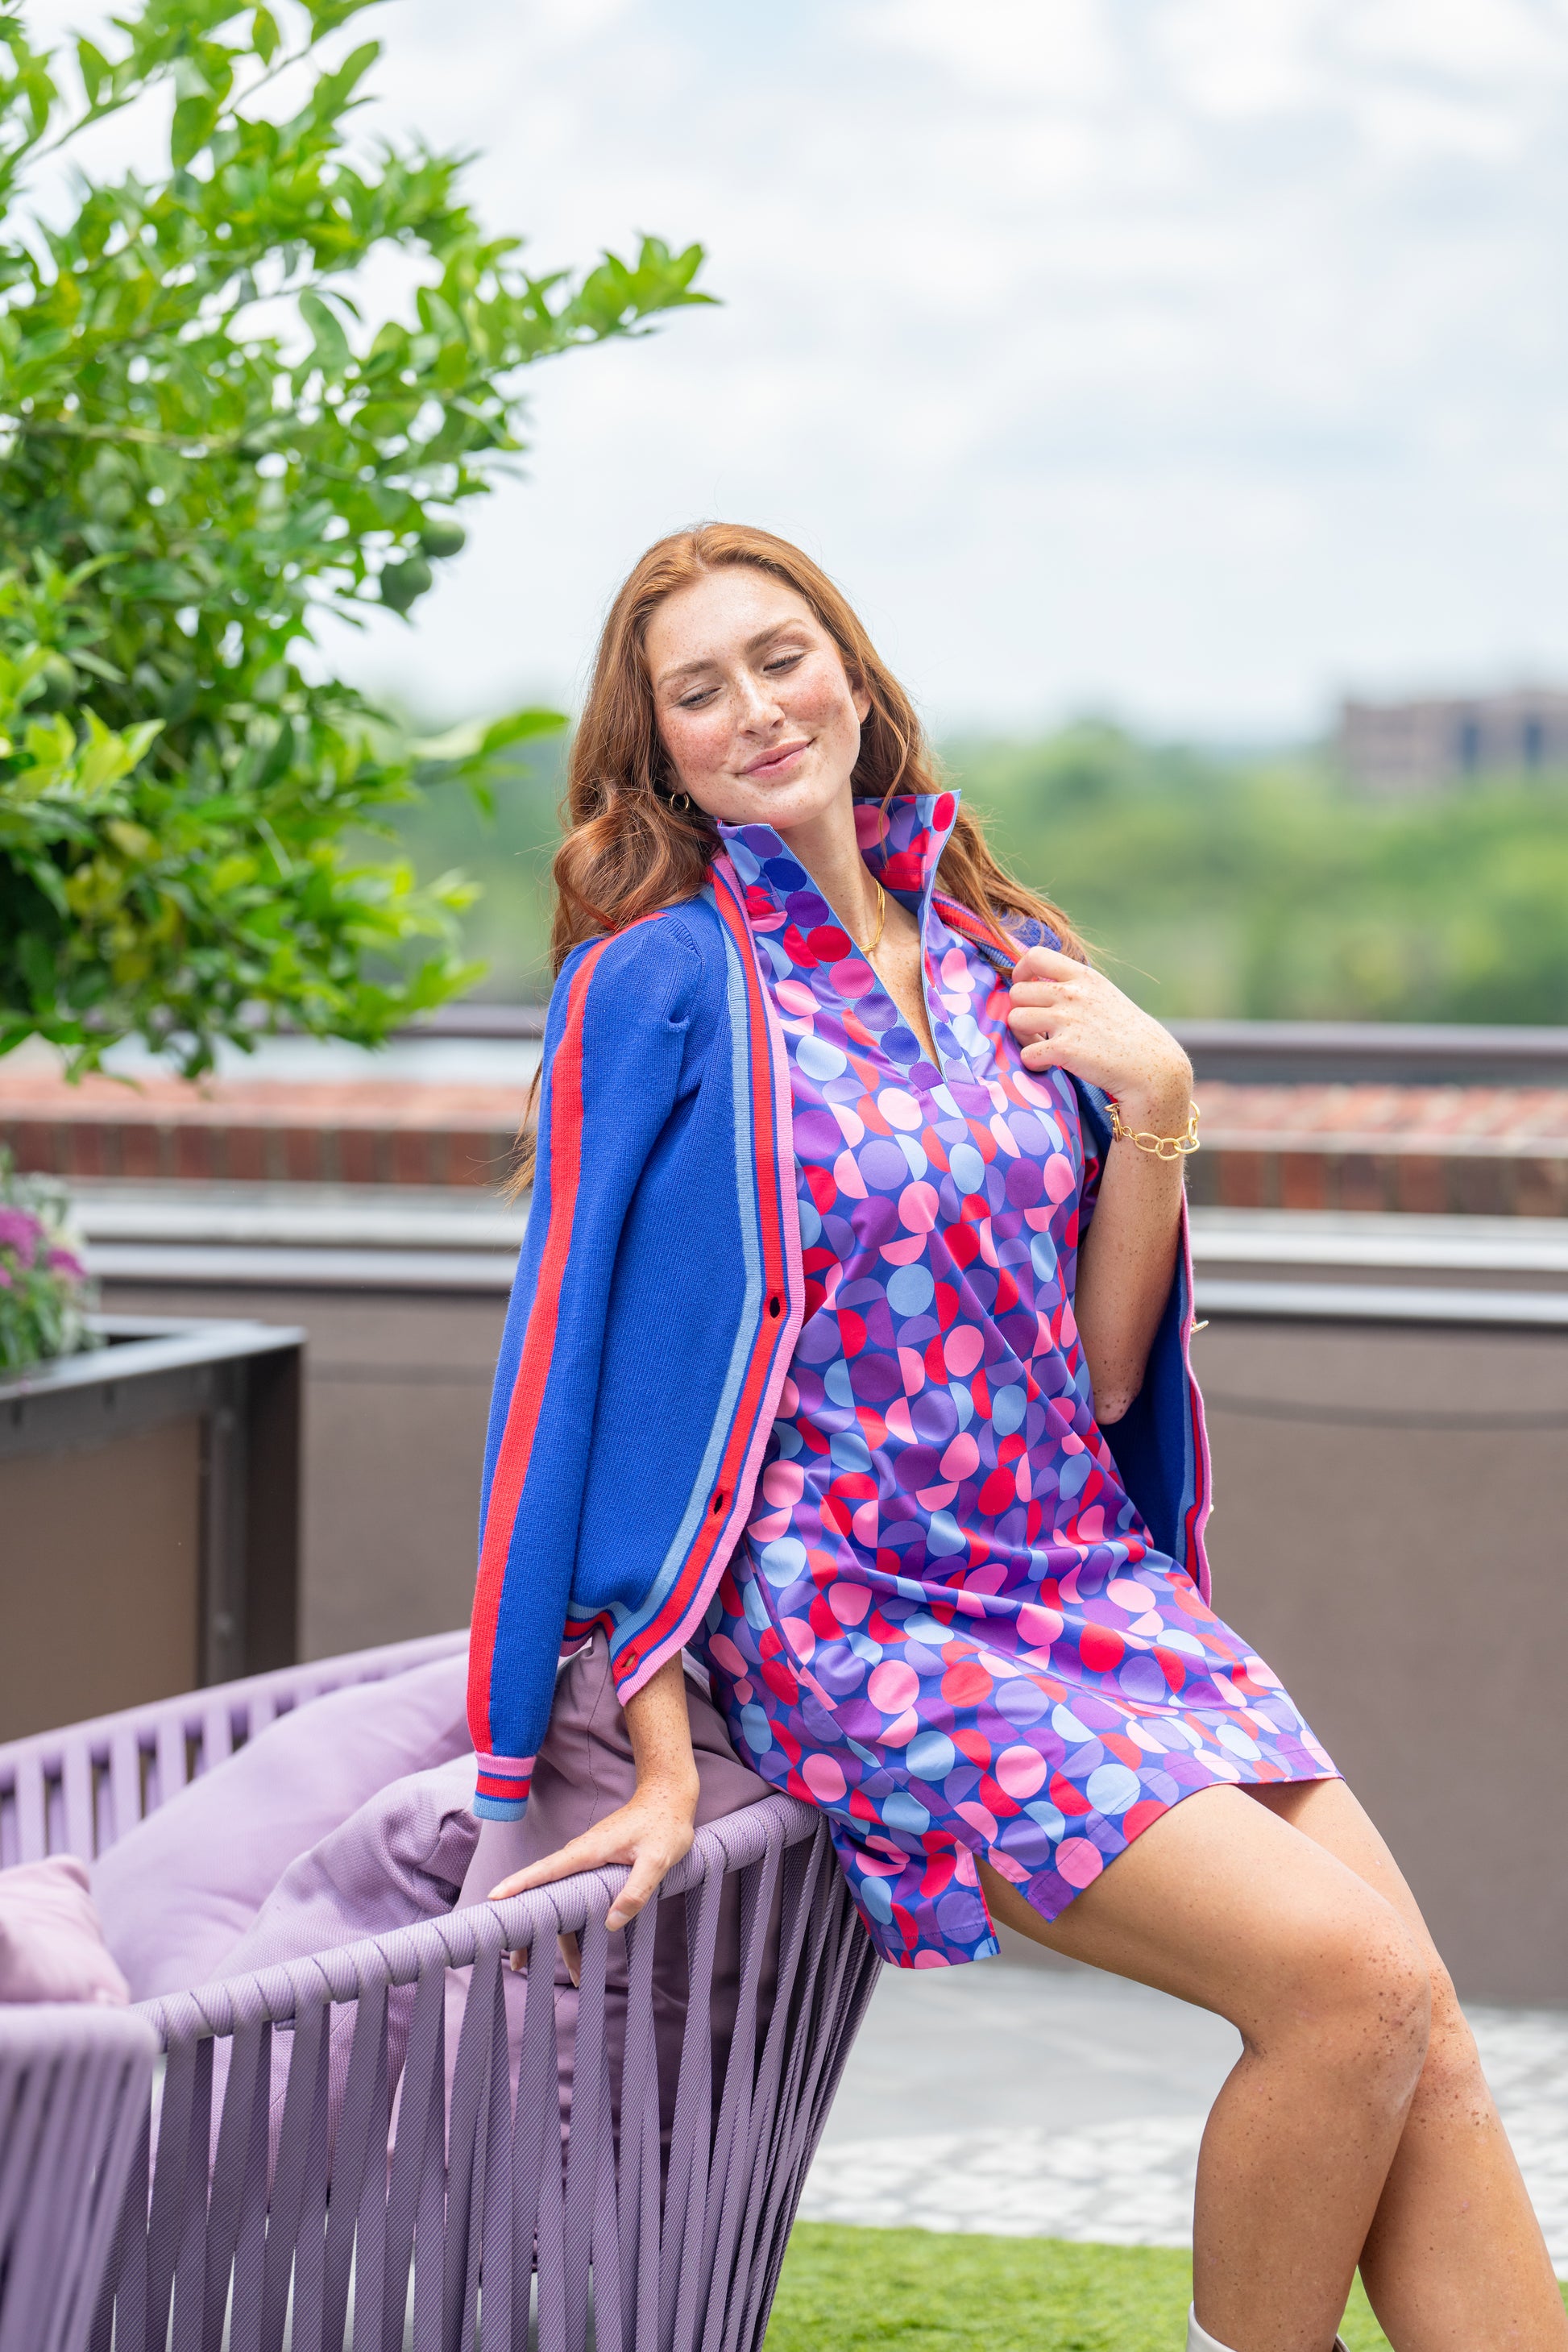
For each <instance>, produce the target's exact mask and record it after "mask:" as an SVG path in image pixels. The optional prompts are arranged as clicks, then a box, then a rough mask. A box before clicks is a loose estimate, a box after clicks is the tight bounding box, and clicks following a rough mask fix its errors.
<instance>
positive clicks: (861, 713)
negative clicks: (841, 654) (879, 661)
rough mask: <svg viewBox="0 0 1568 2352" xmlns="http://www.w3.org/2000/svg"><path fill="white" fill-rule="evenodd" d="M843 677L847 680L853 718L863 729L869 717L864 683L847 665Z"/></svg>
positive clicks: (868, 698) (869, 700)
mask: <svg viewBox="0 0 1568 2352" xmlns="http://www.w3.org/2000/svg"><path fill="white" fill-rule="evenodd" d="M844 675H845V676H846V677H847V679H848V680H849V699H850V701H851V702H852V703H853V704H854V705H855V716H856V718H857V719H858V720H859V721H860V724H861V726H862V727H864V725H865V724H866V721H867V719H869V717H870V716H871V698H870V696H869V695H868V693H867V691H866V681H865V679H864V678H863V677H861V676H860V675H859V673H858V671H857V670H852V669H851V668H850V667H848V665H847V663H846V665H845V670H844Z"/></svg>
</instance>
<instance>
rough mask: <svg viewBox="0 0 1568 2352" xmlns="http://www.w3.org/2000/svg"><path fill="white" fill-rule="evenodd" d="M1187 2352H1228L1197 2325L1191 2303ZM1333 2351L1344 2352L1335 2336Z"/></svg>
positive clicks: (1217, 2340)
mask: <svg viewBox="0 0 1568 2352" xmlns="http://www.w3.org/2000/svg"><path fill="white" fill-rule="evenodd" d="M1187 2352H1228V2347H1227V2346H1226V2345H1224V2344H1222V2343H1221V2342H1220V2340H1219V2338H1218V2336H1211V2335H1210V2334H1209V2332H1208V2330H1207V2328H1206V2327H1200V2326H1198V2315H1197V2311H1196V2309H1195V2307H1194V2305H1191V2304H1189V2305H1188V2306H1187ZM1333 2352H1345V2347H1344V2346H1343V2345H1342V2343H1341V2341H1340V2339H1339V2337H1338V2336H1335V2338H1334V2343H1333Z"/></svg>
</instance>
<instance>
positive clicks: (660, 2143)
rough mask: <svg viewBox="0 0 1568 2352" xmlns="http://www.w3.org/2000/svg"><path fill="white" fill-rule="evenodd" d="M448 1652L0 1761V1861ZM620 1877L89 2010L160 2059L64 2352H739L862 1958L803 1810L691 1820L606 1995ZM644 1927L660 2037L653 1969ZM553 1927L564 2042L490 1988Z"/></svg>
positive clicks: (117, 1725) (41, 2342) (242, 1694)
mask: <svg viewBox="0 0 1568 2352" xmlns="http://www.w3.org/2000/svg"><path fill="white" fill-rule="evenodd" d="M465 1641H466V1635H464V1634H462V1633H455V1634H446V1635H441V1636H437V1637H435V1638H433V1639H430V1640H426V1641H420V1642H410V1643H399V1644H396V1645H394V1646H392V1647H388V1648H385V1649H381V1650H372V1651H364V1652H361V1653H359V1654H355V1655H353V1656H349V1657H343V1658H334V1659H327V1660H322V1661H321V1662H319V1663H317V1664H311V1665H307V1666H296V1667H288V1668H284V1669H282V1670H280V1671H279V1672H278V1673H275V1674H271V1675H257V1676H254V1677H252V1678H251V1679H249V1680H248V1681H246V1682H240V1683H234V1684H229V1685H224V1686H219V1687H216V1688H212V1689H208V1690H202V1691H195V1692H192V1693H189V1694H187V1695H185V1696H183V1697H180V1698H177V1699H170V1700H167V1701H163V1702H161V1703H159V1704H158V1705H156V1706H146V1707H141V1708H133V1709H131V1710H129V1711H127V1712H126V1713H124V1714H122V1715H118V1716H110V1717H104V1718H102V1719H101V1720H100V1721H98V1722H94V1723H89V1724H80V1725H77V1726H74V1727H71V1728H69V1729H68V1730H65V1731H59V1732H51V1733H46V1734H41V1735H39V1736H37V1737H36V1738H28V1739H25V1740H18V1741H16V1742H13V1743H11V1744H10V1745H9V1746H0V1865H5V1864H11V1863H16V1862H26V1861H33V1860H37V1859H40V1858H41V1857H42V1856H43V1855H45V1854H47V1853H60V1852H69V1853H78V1854H80V1855H82V1856H84V1857H91V1856H92V1855H94V1854H97V1853H101V1852H103V1851H104V1850H105V1849H106V1848H107V1847H109V1846H110V1845H111V1844H113V1843H115V1842H116V1841H117V1840H118V1839H119V1838H121V1837H122V1836H123V1835H124V1834H125V1833H126V1832H127V1831H128V1830H130V1829H131V1828H132V1827H133V1826H134V1825H135V1823H136V1822H139V1821H141V1820H142V1818H143V1817H144V1816H145V1815H147V1814H148V1813H151V1812H153V1811H155V1810H156V1809H157V1808H158V1807H159V1806H160V1805H161V1804H163V1803H165V1802H166V1801H168V1799H169V1798H170V1797H172V1796H174V1794H175V1792H176V1791H177V1790H180V1789H182V1788H184V1786H185V1785H186V1783H187V1782H188V1781H189V1780H192V1779H194V1778H195V1776H196V1775H197V1774H198V1773H200V1772H203V1771H205V1770H207V1769H211V1767H212V1766H214V1765H216V1764H217V1763H220V1762H222V1761H223V1759H225V1758H226V1757H227V1756H228V1755H230V1754H232V1753H233V1751H234V1750H235V1748H237V1747H238V1746H240V1745H241V1744H242V1743H243V1742H244V1741H245V1740H247V1739H248V1738H253V1737H254V1736H255V1735H256V1733H258V1731H260V1730H263V1729H264V1728H265V1727H266V1726H267V1725H268V1723H270V1722H272V1721H273V1720H274V1719H275V1717H277V1716H279V1715H280V1714H282V1713H284V1712H285V1711H287V1710H288V1709H289V1708H290V1707H293V1706H300V1705H303V1704H305V1703H307V1702H308V1701H309V1700H310V1699H312V1698H315V1697H318V1696H322V1695H324V1694H325V1693H326V1692H328V1691H331V1690H335V1689H340V1688H342V1686H343V1685H345V1684H349V1683H359V1682H369V1681H379V1680H382V1679H384V1678H386V1677H388V1676H390V1675H396V1674H400V1673H402V1672H405V1671H406V1670H407V1669H409V1668H412V1667H415V1666H418V1665H422V1664H425V1663H426V1661H427V1660H429V1659H432V1658H436V1657H439V1656H442V1655H446V1654H450V1653H451V1652H453V1651H455V1650H458V1649H460V1648H461V1647H462V1646H463V1645H464V1643H465ZM624 1877H625V1873H624V1872H621V1871H606V1872H602V1873H595V1874H591V1875H588V1876H585V1877H583V1878H578V1879H572V1880H568V1881H565V1882H563V1884H562V1885H558V1886H553V1887H549V1888H545V1889H542V1890H540V1891H538V1892H536V1893H534V1894H532V1895H521V1896H518V1897H517V1898H516V1899H515V1900H514V1901H512V1902H510V1903H507V1904H501V1905H496V1906H482V1907H479V1908H476V1909H473V1910H467V1911H458V1912H454V1913H453V1914H451V1915H450V1916H448V1917H447V1918H444V1919H440V1920H437V1921H433V1922H429V1923H427V1924H426V1925H424V1926H421V1927H413V1928H409V1929H407V1930H405V1931H401V1932H399V1933H396V1934H393V1935H385V1936H380V1937H375V1938H374V1939H372V1940H369V1941H366V1942H363V1943H359V1944H353V1945H348V1946H344V1947H342V1948H339V1949H337V1950H334V1951H329V1952H323V1953H321V1954H319V1955H318V1956H317V1957H316V1958H313V1959H310V1960H305V1961H296V1962H293V1963H290V1964H289V1966H287V1967H284V1968H279V1969H268V1970H266V1971H264V1972H262V1973H261V1974H258V1975H256V1976H251V1977H242V1978H236V1979H230V1980H227V1981H226V1982H223V1983H220V1984H216V1985H210V1986H207V1987H206V1988H205V1989H204V1990H199V1991H196V1992H192V1993H184V1994H181V1995H178V1996H174V1997H171V1998H168V1999H165V2000H158V2001H151V2002H148V2003H146V2004H144V2005H143V2008H142V2011H132V2012H129V2013H126V2012H121V2013H120V2017H121V2021H122V2022H124V2023H125V2024H127V2025H128V2026H129V2027H130V2028H131V2029H132V2030H135V2027H136V2022H137V2020H138V2018H141V2019H144V2020H145V2021H146V2026H145V2027H143V2029H142V2030H143V2032H145V2031H146V2028H147V2027H150V2028H151V2029H152V2032H153V2036H154V2037H155V2039H156V2041H157V2042H159V2043H161V2044H162V2046H163V2050H164V2052H165V2053H166V2062H165V2064H164V2068H163V2074H162V2079H161V2081H160V2083H159V2084H158V2086H157V2091H156V2095H155V2097H154V2098H153V2100H151V2101H149V2099H148V2097H147V2095H146V2093H145V2090H144V2089H143V2090H142V2092H141V2093H140V2094H139V2095H138V2097H137V2098H133V2099H132V2101H131V2109H132V2118H131V2126H130V2147H129V2152H128V2158H127V2159H126V2161H127V2162H128V2172H127V2175H126V2179H127V2186H126V2189H125V2192H124V2196H123V2199H122V2201H121V2208H120V2213H119V2219H118V2226H117V2228H116V2229H115V2231H114V2242H113V2246H112V2252H111V2255H110V2261H109V2263H108V2267H107V2271H106V2273H105V2274H104V2277H103V2284H102V2286H101V2289H100V2293H99V2299H98V2306H97V2311H96V2315H93V2314H90V2313H88V2314H86V2315H84V2319H85V2320H89V2321H90V2328H89V2337H88V2340H89V2343H90V2346H91V2352H350V2348H351V2347H352V2352H756V2347H758V2346H760V2344H761V2342H762V2339H763V2333H764V2331H765V2329H766V2326H767V2319H768V2313H769V2309H770V2307H771V2305H772V2302H773V2291H774V2288H775V2286H776V2284H777V2281H778V2273H779V2267H780V2264H781V2263H782V2262H783V2260H784V2247H785V2245H786V2243H787V2241H788V2237H789V2232H790V2228H791V2225H792V2223H793V2221H794V2219H795V2208H796V2205H797V2203H798V2201H799V2198H800V2193H801V2189H802V2188H803V2186H804V2184H805V2174H806V2170H807V2168H808V2166H809V2164H810V2161H811V2158H812V2155H813V2153H814V2151H815V2149H816V2143H817V2140H818V2138H819V2137H820V2134H821V2131H822V2127H823V2125H824V2123H825V2122H826V2116H827V2110H828V2107H829V2105H830V2104H831V2102H832V2098H833V2094H834V2091H835V2090H836V2088H837V2082H838V2078H839V2074H840V2073H841V2072H842V2069H843V2065H844V2062H845V2059H846V2058H847V2054H848V2052H849V2048H850V2044H851V2043H852V2042H853V2040H854V2036H855V2032H856V2030H857V2028H858V2024H859V2021H860V2018H861V2016H862V2014H863V2012H864V2010H865V2007H866V2004H867V2002H868V2000H869V1998H870V1994H871V1990H872V1988H873V1986H874V1984H875V1981H876V1979H877V1975H878V1972H879V1966H880V1964H879V1961H878V1959H877V1957H876V1953H875V1950H874V1948H873V1947H872V1945H871V1943H870V1940H869V1938H868V1937H867V1935H866V1933H865V1930H864V1929H863V1927H861V1925H860V1923H859V1920H858V1916H857V1914H856V1912H855V1909H854V1906H853V1904H852V1903H851V1902H850V1899H849V1895H848V1892H847V1888H846V1886H845V1885H844V1881H843V1878H842V1875H841V1874H840V1873H839V1871H838V1869H837V1865H836V1864H835V1862H834V1858H833V1853H832V1848H831V1845H830V1843H829V1841H828V1837H827V1832H826V1825H825V1823H824V1822H823V1821H822V1818H821V1816H820V1815H819V1814H818V1813H816V1811H813V1809H812V1808H811V1807H809V1806H806V1805H803V1804H797V1803H795V1801H793V1800H792V1799H789V1798H784V1797H771V1798H767V1799H765V1800H764V1801H763V1802H761V1803H759V1804H756V1805H752V1806H749V1807H747V1808H746V1809H745V1810H744V1811H741V1812H738V1813H734V1814H731V1815H730V1816H729V1817H728V1818H727V1819H725V1820H723V1821H720V1822H714V1823H712V1824H711V1825H710V1826H709V1827H708V1828H706V1829H703V1830H700V1832H698V1836H697V1840H696V1843H695V1844H694V1846H693V1848H692V1851H691V1853H689V1855H688V1856H687V1858H686V1860H685V1861H684V1862H683V1863H682V1864H680V1866H679V1868H678V1869H677V1870H675V1871H673V1872H672V1873H671V1874H670V1875H669V1877H668V1879H667V1880H666V1882H665V1884H664V1886H663V1887H662V1889H661V1890H660V1893H659V1895H658V1898H657V1899H656V1900H655V1901H654V1902H653V1903H650V1904H649V1906H647V1910H646V1911H644V1912H643V1913H642V1914H641V1916H639V1918H638V1919H637V1921H636V1922H634V1924H633V1926H632V1927H631V1928H630V1929H629V1930H628V1931H627V1934H626V1939H625V1943H626V1950H625V1969H624V1978H625V1989H624V1994H623V1993H622V1992H621V1990H620V1980H621V1978H622V1975H623V1971H621V1970H619V1969H610V1968H609V1967H608V1962H609V1960H610V1957H611V1938H610V1937H608V1936H607V1935H606V1934H605V1927H604V1918H605V1912H606V1910H607V1909H608V1907H609V1905H610V1903H611V1901H612V1900H613V1898H614V1895H615V1891H616V1887H617V1886H618V1885H620V1884H621V1883H622V1881H623V1879H624ZM672 1911H673V1912H674V1913H675V1914H676V1915H677V1918H678V1922H679V1929H680V1932H681V1934H682V1936H683V1938H684V1944H685V1951H686V1963H687V1966H686V1975H687V1980H688V1981H687V1991H686V1999H685V2009H684V2024H683V2026H682V2027H681V2029H680V2031H679V2039H678V2043H676V2042H672V2037H671V2034H670V2032H669V2019H668V2013H667V2012H668V1986H663V1987H661V1983H660V1979H659V1978H658V1976H657V1975H656V1971H655V1941H656V1937H658V1922H659V1920H660V1919H661V1918H663V1919H665V1920H667V1921H668V1918H669V1916H670V1914H671V1912H672ZM563 1930H566V1931H574V1932H576V1933H578V1934H579V1936H580V1937H581V1948H582V1985H581V1990H580V1992H579V1994H578V1995H577V1997H576V2003H575V2007H576V2016H575V2021H574V2034H573V2036H572V2041H571V2046H570V2048H569V2049H568V2048H567V2047H566V2046H565V2044H564V2043H563V2032H562V2027H561V2018H560V2014H559V2012H558V2005H557V2001H556V2000H555V1999H553V1998H551V1999H544V2000H529V2001H527V2002H526V2004H525V2007H524V2011H523V2018H522V2024H521V2036H519V2035H518V2034H517V2032H515V2030H514V2031H512V2032H509V2015H508V2012H509V2002H508V1998H507V1985H506V1982H505V1980H504V1977H503V1971H504V1970H505V1969H506V1967H507V1961H506V1953H507V1952H508V1951H509V1950H510V1949H512V1948H516V1949H519V1950H521V1951H523V1952H524V1953H525V1954H526V1955H527V1956H528V1959H529V1963H530V1966H529V1971H528V1973H529V1976H530V1979H531V1981H533V1982H535V1983H538V1984H540V1985H541V1986H550V1985H551V1982H552V1976H553V1973H554V1960H555V1956H556V1938H557V1937H558V1936H559V1935H560V1934H561V1933H562V1932H563ZM737 1936H738V1945H739V1960H738V1969H735V1971H734V1972H733V1973H731V1974H727V1975H726V1978H725V1981H724V1984H723V1986H722V1988H721V2000H719V2001H718V2003H717V2004H715V2001H714V1998H713V1995H714V1987H715V1980H716V1979H715V1956H716V1954H722V1953H724V1952H726V1951H729V1952H730V1953H731V1958H733V1953H732V1950H731V1948H732V1947H733V1946H734V1945H735V1943H736V1940H737ZM615 1940H616V1943H619V1942H620V1941H621V1938H619V1937H617V1938H616V1939H615ZM724 1966H725V1968H726V1969H729V1967H730V1961H729V1960H728V1959H727V1960H725V1962H724ZM454 1971H460V1972H461V1974H460V1975H458V1976H455V1975H454V1973H453V1972H454ZM607 1976H608V1977H609V1978H610V1979H612V1980H613V1986H614V1990H613V1991H612V1993H611V1997H610V1998H608V1999H607V1998H606V1978H607ZM514 1990H515V1988H514ZM454 1994H455V1995H456V1998H454ZM661 2000H663V2002H664V2003H665V2009H666V2013H665V2014H664V2015H662V2016H661V2015H660V2002H661ZM716 2011H717V2013H718V2014H719V2015H720V2016H721V2018H722V2019H723V2021H724V2025H723V2030H722V2031H721V2032H716V2031H715V2029H714V2022H713V2021H714V2017H715V2013H716ZM73 2015H74V2016H77V2017H79V2019H80V2020H81V2021H82V2022H83V2024H84V2025H85V2026H87V2027H88V2028H89V2030H90V2029H91V2027H92V2026H94V2025H95V2024H96V2023H97V2022H98V2021H100V2018H104V2019H106V2020H107V2021H108V2023H109V2024H110V2026H112V2024H113V2023H114V2021H115V2019H114V2017H113V2016H112V2015H111V2014H110V2013H107V2012H90V2013H89V2012H87V2011H79V2012H73ZM514 2024H515V2021H514ZM661 2024H662V2026H663V2028H664V2031H663V2032H662V2033H661V2032H660V2031H659V2027H660V2025H661ZM454 2041H455V2045H456V2046H455V2048H453V2047H452V2046H451V2044H452V2042H454ZM563 2062H565V2063H563ZM566 2076H569V2078H570V2086H571V2087H570V2093H569V2103H568V2095H567V2094H566V2093H565V2092H564V2091H563V2088H562V2084H563V2078H564V2077H566ZM103 2178H104V2179H106V2180H107V2179H108V2178H109V2174H108V2172H107V2171H105V2173H104V2175H103ZM77 2195H78V2201H80V2196H81V2191H80V2190H78V2192H77ZM95 2210H96V2209H95ZM112 2222H113V2216H112V2215H110V2224H111V2223H112ZM110 2224H104V2225H103V2226H105V2227H108V2226H110ZM33 2227H34V2224H33V2222H32V2221H28V2222H27V2223H26V2230H25V2231H23V2232H22V2234H24V2235H26V2236H27V2249H28V2251H27V2257H26V2259H27V2260H28V2261H29V2262H30V2261H31V2259H32V2248H33V2244H34V2239H33V2237H32V2235H31V2234H30V2233H31V2232H32V2230H33ZM0 2258H3V2255H0ZM82 2276H83V2278H86V2277H87V2276H88V2270H87V2267H86V2266H85V2264H84V2267H83V2270H82ZM76 2300H77V2302H78V2303H79V2302H80V2301H81V2297H80V2296H78V2297H77V2298H76ZM73 2313H74V2305H73ZM72 2324H73V2325H74V2324H75V2318H74V2316H73V2319H72ZM78 2346H79V2338H78V2337H68V2336H60V2337H59V2338H58V2352H78ZM0 2352H13V2346H12V2343H11V2339H10V2338H9V2337H7V2336H0ZM16 2352H57V2341H56V2339H55V2338H51V2337H49V2336H47V2335H46V2334H42V2333H40V2334H37V2335H35V2336H33V2337H31V2338H27V2339H18V2341H17V2345H16Z"/></svg>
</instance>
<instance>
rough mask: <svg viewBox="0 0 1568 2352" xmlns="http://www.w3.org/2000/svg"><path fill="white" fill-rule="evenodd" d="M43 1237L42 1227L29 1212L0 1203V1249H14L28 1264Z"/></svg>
mask: <svg viewBox="0 0 1568 2352" xmlns="http://www.w3.org/2000/svg"><path fill="white" fill-rule="evenodd" d="M43 1237H44V1229H43V1226H42V1225H41V1224H40V1223H38V1220H37V1217H35V1216H34V1215H32V1213H30V1211H28V1210H26V1209H12V1208H8V1207H6V1206H5V1203H4V1202H0V1249H14V1250H16V1251H17V1252H18V1253H19V1254H21V1255H24V1256H25V1258H26V1261H27V1262H28V1263H29V1264H30V1263H31V1261H32V1258H33V1255H34V1252H35V1251H36V1249H37V1245H38V1244H39V1242H40V1241H42V1239H43Z"/></svg>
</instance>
